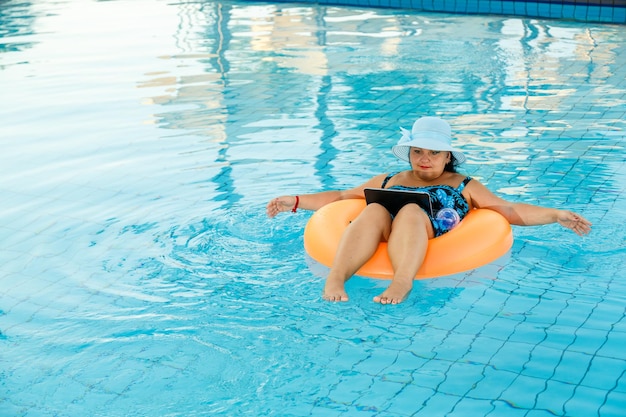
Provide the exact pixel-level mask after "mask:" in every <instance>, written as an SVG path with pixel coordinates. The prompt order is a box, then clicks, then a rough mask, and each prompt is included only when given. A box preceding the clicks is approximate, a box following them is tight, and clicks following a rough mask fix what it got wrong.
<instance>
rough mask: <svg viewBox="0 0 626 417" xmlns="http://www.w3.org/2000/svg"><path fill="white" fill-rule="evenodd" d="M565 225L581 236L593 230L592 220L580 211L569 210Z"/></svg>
mask: <svg viewBox="0 0 626 417" xmlns="http://www.w3.org/2000/svg"><path fill="white" fill-rule="evenodd" d="M568 214H569V216H568V218H567V219H566V221H567V222H566V223H565V224H564V226H566V227H568V228H569V229H572V231H573V232H574V233H576V234H577V235H579V236H584V235H586V234H588V233H589V232H590V231H591V222H590V221H589V220H587V219H585V218H584V217H583V216H581V215H580V214H578V213H573V212H569V213H568Z"/></svg>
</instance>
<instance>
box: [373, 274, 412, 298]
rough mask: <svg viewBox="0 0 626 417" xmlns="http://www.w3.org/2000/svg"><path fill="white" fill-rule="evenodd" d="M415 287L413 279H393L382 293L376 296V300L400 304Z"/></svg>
mask: <svg viewBox="0 0 626 417" xmlns="http://www.w3.org/2000/svg"><path fill="white" fill-rule="evenodd" d="M412 288H413V280H412V279H411V280H407V281H400V280H393V281H391V284H389V287H387V289H386V290H385V291H383V293H382V294H380V295H377V296H376V297H374V302H376V303H381V304H399V303H401V302H402V301H404V299H405V298H406V297H407V295H409V293H410V292H411V289H412Z"/></svg>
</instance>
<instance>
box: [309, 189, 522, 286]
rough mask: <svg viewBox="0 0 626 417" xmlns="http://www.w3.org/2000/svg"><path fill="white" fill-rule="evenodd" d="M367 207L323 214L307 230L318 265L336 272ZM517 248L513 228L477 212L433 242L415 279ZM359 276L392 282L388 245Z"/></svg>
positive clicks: (352, 204)
mask: <svg viewBox="0 0 626 417" xmlns="http://www.w3.org/2000/svg"><path fill="white" fill-rule="evenodd" d="M364 207H365V200H360V199H355V200H341V201H336V202H334V203H331V204H327V205H326V206H324V207H322V208H320V209H319V210H317V211H316V212H315V213H314V214H313V216H311V218H310V219H309V221H308V223H307V225H306V228H305V229H304V249H305V250H306V251H307V253H308V254H309V255H310V256H311V258H313V259H315V260H316V261H317V262H319V263H321V264H323V265H326V266H328V267H330V266H331V265H332V262H333V259H334V257H335V252H336V251H337V247H338V246H339V239H341V235H342V234H343V232H344V230H345V229H346V227H348V225H349V224H350V222H351V221H352V220H353V219H354V218H356V216H357V215H358V214H359V213H360V212H361V210H363V208H364ZM512 245H513V233H512V231H511V226H510V225H509V222H508V221H507V220H506V219H505V218H504V217H502V216H501V215H500V214H499V213H497V212H495V211H493V210H487V209H476V210H471V211H470V212H469V213H468V214H467V216H466V217H465V219H463V221H462V222H461V223H460V224H459V225H458V226H457V227H455V228H454V229H453V230H451V231H450V232H448V233H446V234H444V235H442V236H439V237H436V238H434V239H431V240H429V242H428V249H427V251H426V258H425V259H424V263H423V264H422V266H421V268H420V269H419V271H418V272H417V275H416V277H415V279H423V278H433V277H438V276H442V275H451V274H456V273H459V272H464V271H468V270H470V269H474V268H477V267H479V266H482V265H485V264H488V263H490V262H492V261H494V260H496V259H498V258H499V257H501V256H502V255H504V254H506V253H507V252H508V251H509V249H511V246H512ZM356 275H361V276H366V277H372V278H385V279H391V278H392V277H393V270H392V267H391V262H390V261H389V256H388V255H387V243H386V242H381V243H380V245H379V246H378V249H377V250H376V253H374V255H373V256H372V257H371V258H370V260H369V261H367V263H366V264H365V265H363V267H361V269H359V270H358V271H357V273H356Z"/></svg>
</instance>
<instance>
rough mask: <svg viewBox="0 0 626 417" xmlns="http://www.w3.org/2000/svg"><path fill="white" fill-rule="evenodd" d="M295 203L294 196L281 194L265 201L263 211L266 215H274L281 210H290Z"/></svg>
mask: <svg viewBox="0 0 626 417" xmlns="http://www.w3.org/2000/svg"><path fill="white" fill-rule="evenodd" d="M295 205H296V197H294V196H292V195H283V196H281V197H276V198H273V199H271V200H270V202H269V203H267V207H266V208H265V212H266V213H267V216H268V217H270V218H271V217H274V216H276V215H277V214H278V213H280V212H282V211H290V210H293V208H294V207H295Z"/></svg>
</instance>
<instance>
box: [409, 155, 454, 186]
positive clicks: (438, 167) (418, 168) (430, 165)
mask: <svg viewBox="0 0 626 417" xmlns="http://www.w3.org/2000/svg"><path fill="white" fill-rule="evenodd" d="M450 157H451V155H450V152H449V151H432V150H429V149H422V148H411V150H410V151H409V160H410V161H411V168H412V169H413V171H415V172H416V173H418V174H420V176H422V177H424V178H425V179H432V178H437V177H439V176H440V175H441V174H442V173H443V171H444V168H445V167H446V164H447V163H448V162H450Z"/></svg>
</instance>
